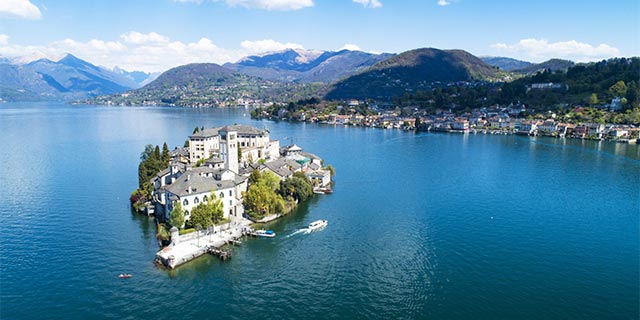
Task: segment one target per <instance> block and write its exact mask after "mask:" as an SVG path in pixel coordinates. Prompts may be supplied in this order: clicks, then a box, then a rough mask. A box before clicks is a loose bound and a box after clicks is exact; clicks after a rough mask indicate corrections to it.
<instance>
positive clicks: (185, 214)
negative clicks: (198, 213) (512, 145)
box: [184, 210, 189, 223]
mask: <svg viewBox="0 0 640 320" xmlns="http://www.w3.org/2000/svg"><path fill="white" fill-rule="evenodd" d="M184 216H185V217H188V216H189V210H185V211H184ZM187 221H189V220H187ZM185 223H186V222H185Z"/></svg>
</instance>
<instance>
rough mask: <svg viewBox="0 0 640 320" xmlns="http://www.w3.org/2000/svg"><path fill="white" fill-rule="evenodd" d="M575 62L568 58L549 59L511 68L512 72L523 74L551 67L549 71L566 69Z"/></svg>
mask: <svg viewBox="0 0 640 320" xmlns="http://www.w3.org/2000/svg"><path fill="white" fill-rule="evenodd" d="M574 65H575V63H574V62H573V61H569V60H562V59H551V60H547V61H545V62H541V63H535V64H531V65H529V66H526V67H524V68H519V69H515V70H513V72H517V73H524V74H534V73H536V72H540V71H544V70H546V69H551V71H567V69H569V68H570V67H573V66H574Z"/></svg>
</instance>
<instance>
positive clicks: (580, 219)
mask: <svg viewBox="0 0 640 320" xmlns="http://www.w3.org/2000/svg"><path fill="white" fill-rule="evenodd" d="M233 123H241V124H250V125H253V126H256V127H260V128H262V127H265V126H266V127H268V128H269V130H270V131H271V135H272V138H274V139H279V140H281V143H282V144H283V145H284V144H286V143H289V142H290V141H293V142H295V143H296V144H299V145H301V146H302V147H303V148H305V149H306V150H307V151H310V152H312V153H315V154H317V155H319V156H321V157H323V158H324V159H325V161H326V163H331V164H332V165H333V166H334V167H335V168H336V171H337V176H336V178H335V180H336V184H335V187H334V190H335V193H334V194H332V195H326V196H314V198H312V199H311V200H310V201H308V202H307V203H304V204H302V205H301V206H300V207H299V208H298V209H297V210H296V211H295V212H294V213H293V214H292V215H290V216H288V217H286V218H284V219H282V220H280V221H277V222H275V223H273V224H272V225H270V227H271V228H273V229H274V230H275V231H276V232H277V234H278V236H277V237H276V238H273V239H252V240H247V241H245V242H244V243H243V245H242V246H240V247H235V248H234V249H233V250H234V251H233V258H232V259H231V260H229V261H227V262H220V261H219V260H217V259H216V258H214V257H209V256H206V257H203V258H200V259H198V260H196V261H194V262H192V263H189V264H187V265H185V266H183V267H180V268H179V269H177V270H175V271H171V272H169V271H167V270H163V269H159V268H157V267H156V266H155V265H154V264H153V263H152V260H153V257H154V255H155V253H156V251H157V250H158V246H157V242H156V240H155V225H154V221H153V219H152V218H147V217H145V216H140V215H136V214H132V213H131V211H130V208H129V202H128V197H129V195H130V192H131V191H132V190H133V189H134V188H135V187H136V186H137V165H138V161H139V155H140V152H141V151H142V150H143V149H144V145H145V144H148V143H152V144H162V143H163V142H164V141H167V142H168V144H169V145H170V146H175V145H182V144H183V143H184V140H185V139H186V137H187V135H188V134H189V133H191V130H192V129H193V128H194V127H195V126H205V127H213V126H221V125H225V124H233ZM0 134H1V135H2V138H1V139H0V150H1V152H2V156H1V159H2V161H1V163H2V169H1V170H0V318H2V319H44V318H46V319H138V318H145V319H146V318H155V319H189V318H190V319H196V318H220V319H253V318H258V317H259V318H263V319H281V318H298V319H321V318H322V319H365V318H366V319H372V318H378V319H392V318H405V319H413V318H420V319H637V318H638V316H639V314H638V313H639V308H640V306H639V285H640V278H639V273H640V272H639V263H640V262H639V261H640V254H639V246H640V245H639V242H640V240H639V239H640V235H639V233H640V225H639V216H640V149H639V148H638V147H637V146H635V145H624V144H615V143H599V142H591V141H580V140H559V139H550V138H537V139H536V138H527V137H519V136H485V135H462V134H459V135H458V134H435V133H420V134H414V133H409V132H402V131H397V130H379V129H365V128H352V127H351V128H349V127H342V126H328V125H316V124H303V123H302V124H301V123H287V122H269V121H254V120H251V119H250V118H249V115H248V111H247V110H244V109H215V110H213V109H209V110H201V109H172V108H113V107H112V108H109V107H97V106H70V105H61V104H1V105H0ZM317 219H327V220H329V226H328V227H327V228H326V229H324V230H322V231H320V232H316V233H312V234H294V233H295V231H296V230H298V229H300V228H302V227H304V226H305V225H306V224H308V223H309V222H310V221H314V220H317ZM122 272H129V273H132V274H133V275H134V277H133V278H131V279H127V280H120V279H118V277H117V276H118V274H119V273H122Z"/></svg>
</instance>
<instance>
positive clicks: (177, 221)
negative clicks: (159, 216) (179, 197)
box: [169, 201, 184, 229]
mask: <svg viewBox="0 0 640 320" xmlns="http://www.w3.org/2000/svg"><path fill="white" fill-rule="evenodd" d="M169 224H170V225H172V226H174V227H176V228H179V229H182V227H183V225H184V210H183V209H182V205H181V204H180V202H179V201H178V203H176V205H175V206H174V207H173V210H171V212H170V213H169Z"/></svg>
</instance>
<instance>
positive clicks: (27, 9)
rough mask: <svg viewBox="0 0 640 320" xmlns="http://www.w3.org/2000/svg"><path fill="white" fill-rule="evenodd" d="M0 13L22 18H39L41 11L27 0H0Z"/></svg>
mask: <svg viewBox="0 0 640 320" xmlns="http://www.w3.org/2000/svg"><path fill="white" fill-rule="evenodd" d="M0 13H2V14H8V15H9V16H14V17H20V18H24V19H40V18H41V17H42V13H40V9H38V7H36V6H35V5H34V4H33V3H31V1H29V0H2V1H0Z"/></svg>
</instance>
